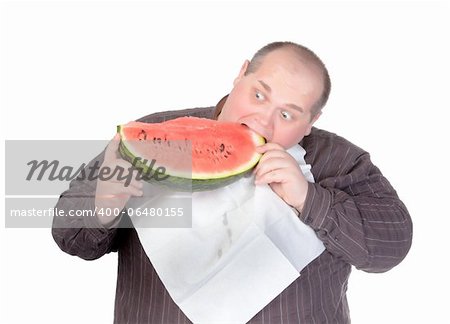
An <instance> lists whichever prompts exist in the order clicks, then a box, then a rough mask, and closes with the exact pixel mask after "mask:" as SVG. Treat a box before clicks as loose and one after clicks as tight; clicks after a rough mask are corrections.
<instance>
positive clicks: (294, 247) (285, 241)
mask: <svg viewBox="0 0 450 324" xmlns="http://www.w3.org/2000/svg"><path fill="white" fill-rule="evenodd" d="M288 152H289V153H290V154H291V155H292V156H293V157H294V158H295V159H296V161H297V162H298V163H299V165H300V167H301V170H302V172H303V174H304V175H305V178H306V179H307V180H308V181H310V182H313V181H314V178H313V175H312V173H311V172H310V166H309V165H307V164H306V163H305V161H304V155H305V150H304V149H303V148H302V147H300V146H299V145H296V146H294V147H292V148H291V149H289V150H288ZM177 195H179V193H176V192H171V191H165V192H162V193H161V194H159V195H156V196H153V197H152V199H150V200H148V201H147V202H146V205H147V206H148V207H152V208H158V204H162V202H163V201H165V202H167V199H177V198H176V197H177ZM141 207H142V206H141ZM146 221H148V219H145V218H132V222H133V225H134V227H135V228H136V231H137V233H138V236H139V239H140V241H141V244H142V246H143V247H144V250H145V252H146V254H147V256H148V257H149V259H150V261H151V262H152V264H153V266H154V268H155V270H156V271H157V273H158V275H159V276H160V278H161V280H162V282H163V283H164V285H165V287H166V289H167V290H168V292H169V294H170V296H171V297H172V298H173V300H174V301H175V303H176V304H177V305H178V306H179V307H180V308H181V310H182V311H183V312H184V313H185V314H186V316H187V317H188V318H189V319H190V320H191V321H193V322H194V323H231V322H232V323H245V322H247V321H249V320H250V319H251V318H252V317H253V316H254V315H255V314H257V313H258V312H259V311H260V310H261V309H262V308H264V307H265V306H266V305H267V304H268V303H270V301H271V300H272V299H274V298H275V297H276V296H277V295H279V294H280V293H281V292H282V291H283V290H284V289H285V288H286V287H287V286H289V285H290V284H291V283H292V282H293V281H294V280H295V279H297V278H298V277H299V275H300V274H299V272H300V271H301V270H302V269H303V268H304V267H305V266H306V265H307V264H308V263H310V262H311V261H312V260H314V259H315V258H316V257H318V256H319V255H320V254H321V253H322V252H323V251H324V249H325V247H324V245H323V244H322V242H321V241H320V240H319V239H318V238H317V236H316V235H315V233H314V231H313V230H312V229H311V228H310V227H308V226H307V225H305V224H303V223H302V222H301V221H300V220H299V218H298V217H297V215H296V213H295V212H294V211H293V209H292V208H291V207H290V206H288V205H287V204H286V203H285V202H284V201H283V200H282V199H281V198H280V197H279V196H278V195H277V194H275V193H274V192H273V191H272V190H271V189H270V187H269V186H268V185H263V186H255V185H254V178H253V176H250V177H246V178H243V179H241V180H239V181H237V182H235V183H233V184H231V185H228V186H226V187H223V188H220V189H216V190H211V191H205V192H195V193H192V228H149V227H150V226H149V224H143V222H146Z"/></svg>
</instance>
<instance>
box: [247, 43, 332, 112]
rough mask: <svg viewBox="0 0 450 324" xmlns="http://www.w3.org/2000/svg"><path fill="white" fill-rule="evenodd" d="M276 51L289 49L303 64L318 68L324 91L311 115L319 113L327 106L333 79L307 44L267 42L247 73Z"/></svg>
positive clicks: (255, 68)
mask: <svg viewBox="0 0 450 324" xmlns="http://www.w3.org/2000/svg"><path fill="white" fill-rule="evenodd" d="M274 51H287V52H290V53H291V54H292V57H293V59H294V62H293V64H295V60H298V61H300V62H301V63H302V64H306V65H308V66H310V67H311V68H312V69H314V70H316V71H317V73H318V74H319V75H320V77H321V79H322V85H323V86H322V91H321V94H320V96H318V98H317V100H316V101H315V103H314V104H313V106H312V108H311V115H312V117H314V116H315V115H317V114H318V113H319V112H320V111H321V110H322V108H323V107H324V106H325V104H326V102H327V100H328V97H329V95H330V91H331V80H330V76H329V74H328V70H327V68H326V67H325V64H324V63H323V62H322V60H321V59H320V58H319V57H318V56H317V55H316V54H315V53H314V52H313V51H311V50H310V49H308V48H307V47H305V46H302V45H299V44H296V43H292V42H274V43H270V44H267V45H266V46H264V47H262V48H261V49H260V50H258V51H257V52H256V53H255V55H254V56H253V58H252V59H251V61H250V64H249V65H248V67H247V70H246V72H245V74H246V75H247V74H250V73H254V72H255V71H256V70H257V69H258V68H259V67H260V66H261V64H262V62H263V61H264V58H265V57H266V56H267V55H268V54H269V53H272V52H274Z"/></svg>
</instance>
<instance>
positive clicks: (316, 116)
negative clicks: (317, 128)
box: [305, 111, 322, 136]
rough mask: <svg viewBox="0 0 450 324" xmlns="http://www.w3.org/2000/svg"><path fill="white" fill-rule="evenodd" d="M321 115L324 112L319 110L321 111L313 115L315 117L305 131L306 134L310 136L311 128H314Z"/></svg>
mask: <svg viewBox="0 0 450 324" xmlns="http://www.w3.org/2000/svg"><path fill="white" fill-rule="evenodd" d="M321 115H322V112H321V111H319V112H318V113H317V114H316V115H315V116H314V117H313V119H312V120H311V122H310V123H309V124H308V128H307V129H306V132H305V136H308V135H309V134H311V129H312V127H313V125H314V123H315V122H316V121H317V120H318V119H319V117H320V116H321Z"/></svg>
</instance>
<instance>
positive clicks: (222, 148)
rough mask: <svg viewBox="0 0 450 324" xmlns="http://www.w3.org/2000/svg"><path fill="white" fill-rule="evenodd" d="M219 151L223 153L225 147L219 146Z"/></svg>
mask: <svg viewBox="0 0 450 324" xmlns="http://www.w3.org/2000/svg"><path fill="white" fill-rule="evenodd" d="M219 150H220V152H223V151H224V150H225V145H223V143H222V144H220V147H219Z"/></svg>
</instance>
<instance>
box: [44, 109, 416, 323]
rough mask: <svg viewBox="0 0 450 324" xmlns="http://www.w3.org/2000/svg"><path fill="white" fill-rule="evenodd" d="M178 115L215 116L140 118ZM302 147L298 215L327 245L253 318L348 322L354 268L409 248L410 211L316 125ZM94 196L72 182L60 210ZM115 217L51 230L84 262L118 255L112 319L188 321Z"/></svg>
mask: <svg viewBox="0 0 450 324" xmlns="http://www.w3.org/2000/svg"><path fill="white" fill-rule="evenodd" d="M221 103H223V102H221ZM221 103H219V105H218V108H219V109H220V107H221ZM216 114H217V109H216ZM181 115H193V116H197V117H207V118H214V115H215V111H214V108H212V107H211V108H195V109H189V110H182V111H172V112H164V113H158V114H153V115H149V116H146V117H144V118H142V119H141V121H146V122H160V121H164V120H167V119H172V118H175V117H179V116H181ZM301 145H302V146H303V147H304V148H305V150H306V152H307V154H306V156H305V159H306V162H307V163H309V164H311V165H312V173H313V174H314V178H315V180H316V183H310V184H309V189H308V195H307V198H306V202H305V205H304V209H303V212H302V213H301V215H299V217H300V219H301V220H302V221H303V222H305V223H306V224H308V225H309V226H311V227H312V228H313V229H314V230H315V231H316V233H317V235H318V237H319V238H320V239H321V240H322V241H323V242H324V244H325V246H326V250H325V251H324V252H323V253H322V254H321V255H320V256H319V257H318V258H317V259H316V260H314V261H313V262H312V263H310V264H309V265H308V266H307V267H306V268H305V269H303V271H302V272H301V274H300V277H299V278H298V279H297V280H296V281H295V282H293V283H292V284H291V285H290V286H289V287H287V288H286V289H285V290H284V291H283V292H282V293H281V294H280V295H279V296H277V297H276V298H275V299H274V300H273V301H272V302H271V303H270V304H268V305H267V306H266V307H265V308H264V309H262V310H261V311H260V312H259V313H258V314H256V315H255V317H254V318H253V319H252V320H251V321H250V323H350V315H349V309H348V305H347V298H346V291H347V283H348V278H349V275H350V271H351V268H352V265H353V266H355V267H356V268H357V269H361V270H364V271H368V272H383V271H387V270H389V269H391V268H392V267H394V266H395V265H397V264H398V263H399V262H400V261H401V260H402V259H403V258H404V257H405V255H406V254H407V252H408V250H409V248H410V245H411V239H412V223H411V219H410V217H409V214H408V211H407V210H406V208H405V206H404V205H403V203H402V202H401V201H400V200H399V198H398V196H397V194H396V192H395V191H394V189H393V188H392V187H391V185H390V184H389V182H388V181H387V180H386V179H385V178H384V177H383V175H382V174H381V173H380V171H379V170H378V169H377V168H376V167H375V166H374V165H373V164H372V163H371V161H370V157H369V154H368V153H367V152H365V151H363V150H361V149H360V148H358V147H357V146H355V145H353V144H351V143H350V142H348V141H346V140H345V139H343V138H341V137H339V136H337V135H335V134H331V133H329V132H326V131H323V130H319V129H316V128H314V129H313V131H312V133H311V134H310V135H309V136H307V137H305V138H304V140H303V141H302V143H301ZM96 160H99V161H102V160H103V155H102V154H100V155H99V156H98V157H97V158H96V159H94V160H93V161H92V162H91V163H94V161H96ZM94 193H95V183H92V182H89V181H74V182H72V184H71V187H70V189H69V190H68V191H66V192H64V193H63V194H62V195H61V198H60V200H59V202H58V204H57V207H58V208H59V209H66V210H68V209H74V208H77V209H92V210H93V209H94V199H93V198H92V197H91V198H89V197H87V196H93V195H94ZM76 197H80V198H76ZM83 197H84V198H83ZM86 197H87V198H86ZM120 222H121V224H120V226H119V227H120V228H113V229H106V228H102V226H101V225H100V224H99V223H96V222H95V218H93V219H92V218H89V217H87V218H86V217H85V218H74V217H72V218H69V219H65V218H55V219H54V224H53V229H52V234H53V237H54V239H55V241H56V243H57V244H58V245H59V247H60V248H61V249H62V250H63V251H65V252H67V253H69V254H72V255H77V256H79V257H81V258H84V259H88V260H91V259H96V258H99V257H101V256H102V255H104V254H105V253H109V252H112V251H117V252H118V257H119V262H118V278H117V290H116V301H115V311H114V323H117V324H119V323H120V324H125V323H129V324H131V323H142V324H144V323H190V321H189V319H188V318H186V316H185V315H184V314H183V312H182V311H181V310H180V309H179V308H178V307H177V305H176V304H175V303H174V302H173V300H172V299H171V298H170V296H169V295H168V293H167V290H166V289H165V288H164V286H163V284H162V282H161V280H160V279H159V277H158V275H157V274H156V272H155V270H154V268H153V266H152V264H151V263H150V261H149V259H148V257H147V256H146V254H145V252H144V250H143V248H142V245H141V244H140V242H139V239H138V236H137V233H136V231H135V230H134V229H133V228H123V227H127V226H128V225H130V223H129V219H128V218H127V217H123V218H122V219H121V220H120ZM259 271H261V270H259ZM374 307H376V305H374Z"/></svg>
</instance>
